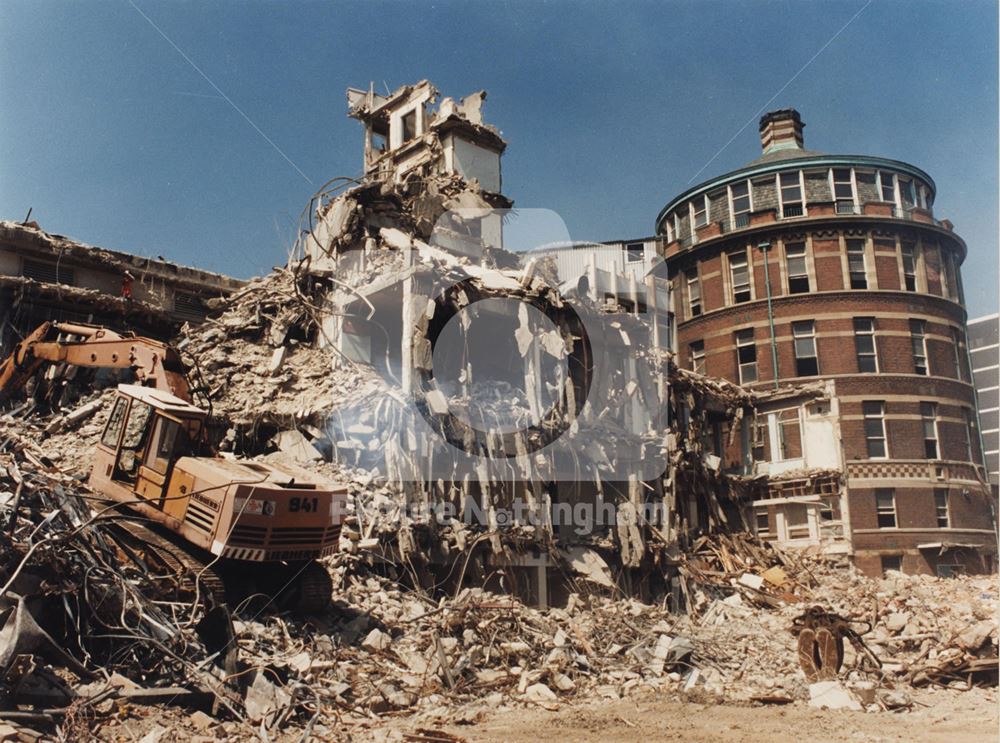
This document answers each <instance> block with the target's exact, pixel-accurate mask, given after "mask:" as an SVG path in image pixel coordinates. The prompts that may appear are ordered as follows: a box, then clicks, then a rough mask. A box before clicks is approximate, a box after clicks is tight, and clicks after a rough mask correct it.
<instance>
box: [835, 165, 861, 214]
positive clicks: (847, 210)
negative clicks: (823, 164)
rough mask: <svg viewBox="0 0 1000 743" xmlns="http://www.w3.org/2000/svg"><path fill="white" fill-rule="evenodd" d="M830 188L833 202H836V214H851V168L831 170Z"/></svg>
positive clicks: (853, 202)
mask: <svg viewBox="0 0 1000 743" xmlns="http://www.w3.org/2000/svg"><path fill="white" fill-rule="evenodd" d="M830 187H831V190H832V191H833V200H834V201H836V202H837V214H853V213H854V204H855V189H854V170H853V169H852V168H832V169H831V170H830Z"/></svg>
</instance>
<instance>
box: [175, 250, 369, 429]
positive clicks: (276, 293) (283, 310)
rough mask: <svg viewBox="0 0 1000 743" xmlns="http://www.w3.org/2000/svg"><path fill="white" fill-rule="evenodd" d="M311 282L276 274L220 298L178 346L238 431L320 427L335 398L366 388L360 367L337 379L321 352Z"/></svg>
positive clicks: (324, 352)
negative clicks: (212, 313) (304, 425)
mask: <svg viewBox="0 0 1000 743" xmlns="http://www.w3.org/2000/svg"><path fill="white" fill-rule="evenodd" d="M304 283H305V282H304V281H302V280H300V279H299V278H298V277H297V276H296V275H295V274H294V273H293V272H291V271H289V270H286V269H276V270H275V271H273V272H272V273H271V274H269V275H268V276H266V277H263V278H258V279H254V280H253V281H251V282H249V283H248V284H247V285H246V286H245V287H244V288H243V289H241V290H240V291H238V292H236V293H235V294H234V295H233V296H232V297H230V298H228V299H226V300H213V304H215V306H216V309H218V310H221V312H219V313H218V314H217V315H216V316H212V317H209V318H208V319H207V320H206V322H205V323H204V324H202V325H200V326H198V327H192V326H190V325H186V326H185V327H184V328H183V330H182V332H181V335H180V340H179V342H178V343H177V344H176V345H177V348H178V350H179V351H181V353H182V354H183V355H184V358H185V360H187V361H189V362H191V363H192V365H193V367H194V369H195V370H196V373H197V375H198V376H196V380H197V381H196V383H198V382H200V385H201V391H202V392H203V393H204V395H205V397H207V401H208V403H209V404H210V406H211V410H212V412H213V413H214V414H215V415H217V416H219V417H220V418H225V419H227V420H228V421H229V422H230V424H231V425H233V426H238V427H242V428H244V429H252V428H253V427H255V426H261V425H270V426H272V427H273V426H281V427H286V428H294V427H295V426H296V424H297V423H315V422H319V421H320V420H321V419H322V418H323V416H324V415H325V411H327V410H328V409H329V407H330V403H331V400H335V399H339V398H341V397H344V396H353V395H355V394H357V392H358V390H359V388H360V387H361V386H362V385H363V384H364V382H365V374H364V373H363V372H362V370H360V369H358V368H352V369H349V370H341V371H340V373H338V374H334V373H333V370H332V369H331V361H330V359H331V354H330V352H329V351H328V350H322V349H320V348H318V347H317V345H316V340H317V336H318V334H319V332H320V325H319V320H318V318H317V317H316V309H315V308H314V307H312V306H311V305H310V302H309V296H308V294H306V292H307V291H308V288H307V287H305V286H304V285H303V284H304Z"/></svg>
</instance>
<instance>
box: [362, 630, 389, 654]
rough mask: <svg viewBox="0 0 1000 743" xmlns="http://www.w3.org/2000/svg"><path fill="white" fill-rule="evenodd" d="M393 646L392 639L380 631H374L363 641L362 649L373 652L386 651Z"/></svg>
mask: <svg viewBox="0 0 1000 743" xmlns="http://www.w3.org/2000/svg"><path fill="white" fill-rule="evenodd" d="M391 644H392V638H391V637H390V636H389V635H387V634H386V633H385V632H383V631H382V630H380V629H377V628H376V629H373V630H372V631H371V632H369V633H368V636H367V637H365V639H364V640H362V641H361V647H363V648H367V649H368V650H372V651H380V650H385V649H386V648H388V647H389V646H390V645H391Z"/></svg>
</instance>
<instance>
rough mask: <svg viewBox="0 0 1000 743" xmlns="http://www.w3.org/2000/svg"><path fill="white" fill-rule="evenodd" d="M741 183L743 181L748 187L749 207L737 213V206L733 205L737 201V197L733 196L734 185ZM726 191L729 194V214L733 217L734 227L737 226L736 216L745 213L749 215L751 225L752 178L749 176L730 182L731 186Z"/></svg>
mask: <svg viewBox="0 0 1000 743" xmlns="http://www.w3.org/2000/svg"><path fill="white" fill-rule="evenodd" d="M740 183H742V184H743V185H744V186H746V189H747V203H748V204H749V207H748V208H747V209H746V211H742V212H739V213H737V212H736V208H735V206H734V205H733V203H734V201H735V199H734V197H733V186H734V185H739V184H740ZM726 192H727V193H728V195H729V215H730V218H731V219H732V224H733V227H734V228H735V227H736V217H739V216H742V215H744V214H746V215H747V226H749V220H750V216H749V215H750V213H751V212H752V211H753V184H752V183H751V182H750V179H749V178H747V179H745V180H742V181H737V182H736V183H730V184H729V186H728V187H727V188H726ZM740 198H742V197H740Z"/></svg>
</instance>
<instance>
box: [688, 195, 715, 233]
mask: <svg viewBox="0 0 1000 743" xmlns="http://www.w3.org/2000/svg"><path fill="white" fill-rule="evenodd" d="M695 201H697V199H691V201H689V202H688V209H689V211H690V214H691V234H692V235H693V234H695V232H696V230H697V229H698V228H699V227H704V226H705V225H707V224H708V223H709V222H711V221H712V211H711V203H710V202H709V200H708V194H707V193H706V194H702V195H701V203H702V205H703V206H704V207H705V221H704V222H702V223H701V224H698V219H697V214H698V209H697V207H696V206H695Z"/></svg>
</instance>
